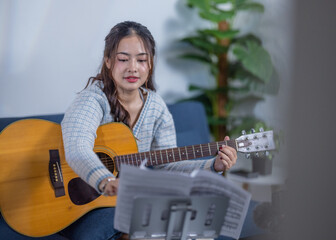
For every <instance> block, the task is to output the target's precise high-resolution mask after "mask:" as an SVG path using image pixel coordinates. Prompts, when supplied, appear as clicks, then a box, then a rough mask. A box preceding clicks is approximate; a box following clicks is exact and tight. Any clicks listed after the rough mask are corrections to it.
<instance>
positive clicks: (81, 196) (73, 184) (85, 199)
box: [68, 177, 100, 205]
mask: <svg viewBox="0 0 336 240" xmlns="http://www.w3.org/2000/svg"><path fill="white" fill-rule="evenodd" d="M68 191H69V197H70V199H71V201H72V202H73V204H75V205H84V204H87V203H89V202H92V201H93V200H95V199H96V198H98V197H99V196H100V194H99V193H98V192H97V191H96V190H95V189H94V188H93V187H91V186H90V185H88V184H87V183H86V182H84V181H83V180H82V179H81V178H79V177H78V178H73V179H71V180H70V181H69V183H68Z"/></svg>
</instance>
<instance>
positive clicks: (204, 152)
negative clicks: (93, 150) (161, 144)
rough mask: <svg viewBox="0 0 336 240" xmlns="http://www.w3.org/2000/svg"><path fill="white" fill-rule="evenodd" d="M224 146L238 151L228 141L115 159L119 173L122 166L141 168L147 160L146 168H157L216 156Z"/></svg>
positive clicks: (233, 142)
mask: <svg viewBox="0 0 336 240" xmlns="http://www.w3.org/2000/svg"><path fill="white" fill-rule="evenodd" d="M222 145H226V146H230V147H233V148H235V149H236V150H237V144H236V141H235V140H228V141H219V142H212V143H206V144H197V145H191V146H185V147H176V148H170V149H164V150H155V151H149V152H141V153H133V154H127V155H120V156H117V157H115V163H116V167H117V169H118V171H119V170H120V165H121V164H128V165H135V166H140V164H141V163H142V161H143V160H145V159H146V160H147V163H146V166H155V165H161V164H165V163H171V162H179V161H184V160H191V159H196V158H203V157H209V156H215V155H216V153H217V151H218V149H219V148H220V146H222Z"/></svg>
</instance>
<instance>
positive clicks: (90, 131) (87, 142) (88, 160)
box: [61, 91, 113, 191]
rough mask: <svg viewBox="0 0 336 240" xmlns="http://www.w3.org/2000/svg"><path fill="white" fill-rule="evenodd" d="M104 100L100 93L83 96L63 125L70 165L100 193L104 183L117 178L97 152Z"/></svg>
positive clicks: (79, 97) (84, 92)
mask: <svg viewBox="0 0 336 240" xmlns="http://www.w3.org/2000/svg"><path fill="white" fill-rule="evenodd" d="M103 98H104V96H102V95H100V94H98V93H94V92H90V91H83V92H81V93H80V94H79V95H78V96H77V98H76V99H75V100H74V102H73V103H72V105H71V106H70V107H69V109H68V110H67V111H66V113H65V116H64V119H63V121H62V123H61V126H62V135H63V144H64V151H65V158H66V161H67V163H68V164H69V166H70V167H71V168H72V169H73V170H74V171H75V172H76V173H77V174H78V175H79V176H80V177H81V178H82V179H83V180H84V181H85V182H87V183H88V184H89V185H91V186H92V187H94V188H95V189H96V190H97V191H98V185H99V183H100V182H101V180H103V179H104V178H106V177H109V176H113V175H112V173H111V172H110V171H109V170H108V169H107V168H106V167H105V166H104V165H103V163H102V162H101V161H100V159H99V158H98V156H97V155H96V154H95V152H94V151H93V147H94V142H95V139H96V131H97V128H98V127H99V125H100V123H101V121H102V118H103V115H104V108H103V106H104V102H105V101H104V99H103Z"/></svg>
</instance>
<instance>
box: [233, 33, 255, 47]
mask: <svg viewBox="0 0 336 240" xmlns="http://www.w3.org/2000/svg"><path fill="white" fill-rule="evenodd" d="M248 41H254V42H256V43H257V44H258V45H262V42H261V39H260V38H259V37H257V36H256V35H254V34H252V33H249V34H246V35H243V36H239V37H236V38H234V39H232V43H238V44H241V45H244V46H245V45H246V43H247V42H248Z"/></svg>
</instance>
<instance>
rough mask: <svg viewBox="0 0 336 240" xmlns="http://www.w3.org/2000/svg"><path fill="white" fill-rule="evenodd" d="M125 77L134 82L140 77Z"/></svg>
mask: <svg viewBox="0 0 336 240" xmlns="http://www.w3.org/2000/svg"><path fill="white" fill-rule="evenodd" d="M125 79H126V81H127V82H130V83H134V82H136V81H138V80H139V78H138V77H135V76H129V77H125Z"/></svg>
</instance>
